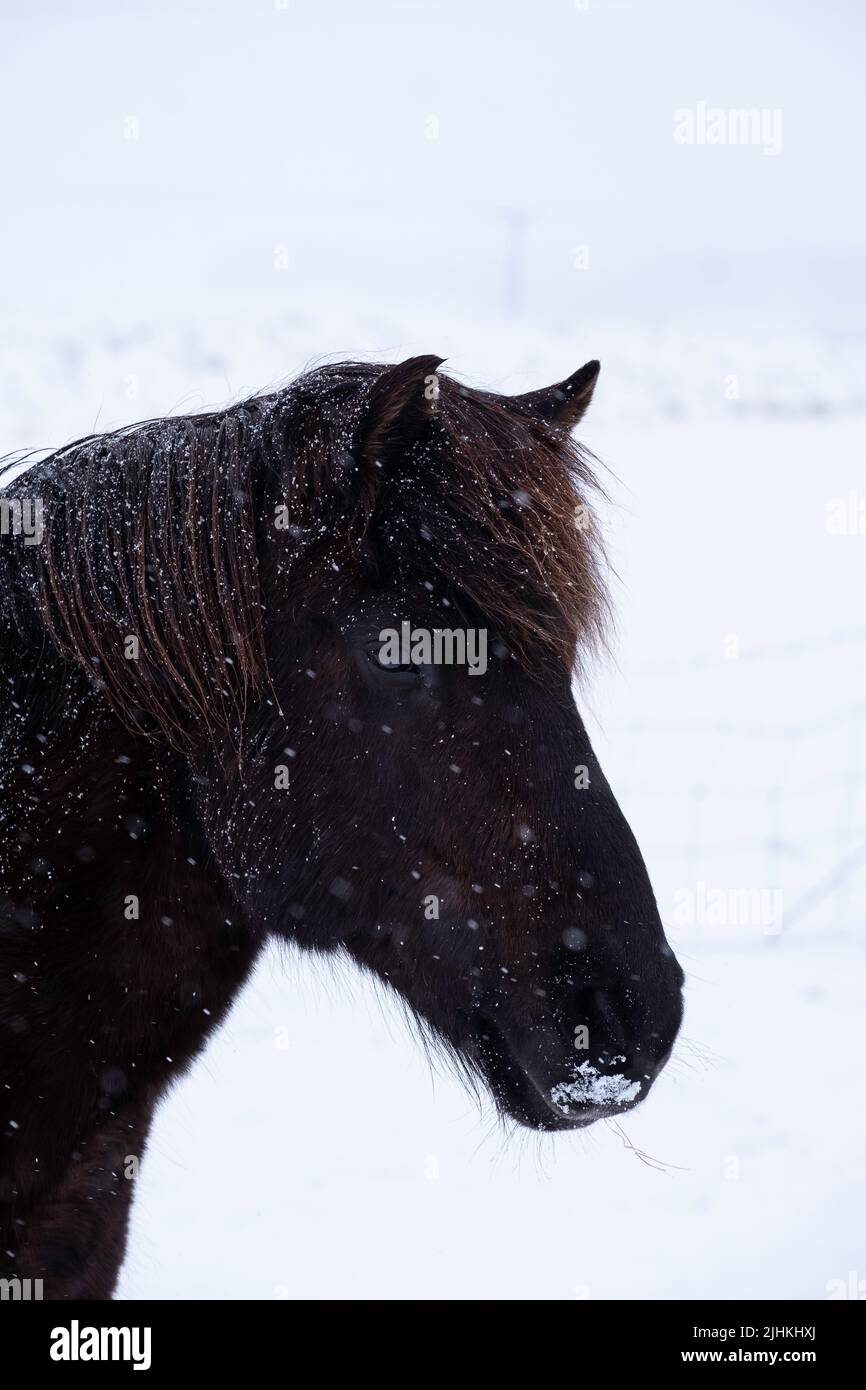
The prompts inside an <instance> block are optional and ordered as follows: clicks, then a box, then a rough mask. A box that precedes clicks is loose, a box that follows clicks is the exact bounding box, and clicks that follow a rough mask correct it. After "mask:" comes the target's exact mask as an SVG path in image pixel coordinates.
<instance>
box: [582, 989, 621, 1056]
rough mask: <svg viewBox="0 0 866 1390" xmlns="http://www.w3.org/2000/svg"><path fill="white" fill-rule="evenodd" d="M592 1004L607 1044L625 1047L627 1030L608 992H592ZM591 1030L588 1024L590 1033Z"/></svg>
mask: <svg viewBox="0 0 866 1390" xmlns="http://www.w3.org/2000/svg"><path fill="white" fill-rule="evenodd" d="M592 1003H593V1006H594V1010H595V1013H596V1014H597V1016H598V1019H599V1020H600V1022H601V1023H602V1025H603V1026H604V1028H605V1030H606V1033H607V1040H608V1042H610V1043H615V1044H616V1045H617V1046H625V1044H626V1043H627V1042H628V1030H627V1029H626V1027H625V1024H624V1022H623V1019H622V1016H621V1014H620V1012H619V1010H618V1009H617V1008H616V1007H615V1005H614V1004H613V1002H612V1000H611V996H610V994H609V993H608V991H607V990H606V989H595V990H593V991H592ZM591 1029H592V1024H590V1031H591Z"/></svg>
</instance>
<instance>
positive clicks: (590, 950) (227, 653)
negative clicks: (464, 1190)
mask: <svg viewBox="0 0 866 1390" xmlns="http://www.w3.org/2000/svg"><path fill="white" fill-rule="evenodd" d="M439 365H440V359H438V358H435V357H423V358H414V359H412V360H411V361H408V362H404V363H403V364H402V365H399V366H395V367H382V366H373V365H364V364H357V363H344V364H341V365H338V366H328V367H322V368H319V369H318V370H316V371H313V372H311V373H309V374H308V375H306V376H304V377H302V378H301V379H300V380H298V381H297V382H296V383H294V385H292V386H291V387H290V388H288V389H286V390H284V391H280V392H278V393H277V394H275V395H272V396H268V397H262V398H259V399H255V400H251V401H247V402H246V403H244V404H243V405H239V406H235V407H232V408H231V409H229V410H226V411H225V412H223V413H218V414H213V415H201V416H189V417H186V418H170V419H164V420H156V421H151V422H149V423H146V424H143V425H139V426H137V427H135V428H133V429H128V430H122V431H120V432H119V433H116V434H110V435H104V436H101V437H94V438H89V439H85V440H81V441H79V442H77V443H76V444H73V445H70V446H69V447H67V448H65V449H62V450H61V451H60V452H58V453H56V454H54V455H53V456H52V457H50V458H48V459H45V460H43V461H42V462H40V463H37V464H35V465H34V466H33V467H32V468H31V469H30V471H29V472H28V473H26V474H25V475H24V476H23V477H21V478H19V480H18V482H17V483H13V484H10V485H8V486H7V487H6V489H5V491H4V492H3V493H0V502H4V503H5V505H4V508H3V516H4V518H5V519H6V521H7V525H6V526H5V528H4V529H5V530H7V531H9V530H10V525H9V524H8V523H9V519H10V518H12V520H13V521H15V520H16V517H17V520H19V521H20V516H17V514H16V512H15V506H16V505H17V503H18V502H20V500H21V497H22V494H23V493H24V492H25V491H26V494H27V498H28V499H29V500H30V501H31V502H33V501H34V499H35V500H36V501H37V502H38V504H39V507H40V508H41V512H40V515H41V517H42V519H43V525H44V534H43V535H41V539H40V538H39V537H37V536H36V535H35V534H33V535H31V536H29V537H25V536H24V535H23V534H20V531H21V528H20V526H19V525H12V526H11V530H12V532H13V534H5V535H2V536H0V643H2V647H0V701H2V708H0V750H2V759H0V827H2V829H0V836H2V839H0V1265H2V1273H3V1275H4V1276H5V1277H7V1278H10V1277H16V1276H17V1277H20V1278H22V1279H24V1278H31V1279H36V1278H41V1279H42V1280H43V1288H44V1296H45V1297H46V1298H80V1297H90V1298H105V1297H109V1296H110V1295H111V1293H112V1290H113V1288H114V1285H115V1281H116V1278H117V1273H118V1269H119V1266H120V1263H121V1260H122V1258H123V1253H124V1245H125V1238H126V1226H127V1218H128V1211H129V1204H130V1198H131V1194H132V1191H133V1187H134V1177H135V1173H136V1172H137V1168H138V1161H139V1159H140V1157H141V1155H142V1153H143V1150H144V1146H145V1142H146V1138H147V1131H148V1126H149V1124H150V1121H151V1118H152V1115H153V1111H154V1107H155V1106H156V1105H157V1103H158V1101H159V1099H160V1097H161V1096H163V1095H164V1094H165V1092H166V1090H167V1088H168V1087H169V1086H170V1084H171V1082H172V1081H173V1080H174V1079H175V1078H176V1077H178V1076H179V1075H180V1074H181V1073H182V1072H183V1071H184V1070H185V1069H186V1068H187V1067H188V1066H189V1064H190V1062H191V1060H192V1058H193V1057H194V1056H195V1055H196V1053H197V1052H198V1051H199V1050H200V1049H201V1047H202V1046H203V1044H204V1042H205V1040H206V1039H207V1037H208V1035H209V1034H210V1033H211V1032H212V1031H213V1029H214V1028H215V1027H216V1025H217V1024H218V1023H219V1022H220V1020H221V1019H222V1018H223V1016H224V1015H225V1013H226V1010H227V1009H228V1008H229V1007H230V1005H231V1003H232V1000H233V999H234V998H235V997H236V996H237V993H238V991H239V989H240V988H241V986H242V984H243V982H244V980H245V979H246V977H247V976H248V974H249V972H250V969H251V967H252V965H253V962H254V961H255V959H256V956H257V955H258V953H259V951H260V950H261V948H262V946H263V944H264V942H265V941H266V940H267V938H268V937H269V935H271V934H277V935H278V936H282V937H289V938H291V939H293V940H295V941H297V942H298V943H299V944H300V945H301V946H305V947H308V948H310V949H312V950H315V951H320V952H332V951H340V952H348V954H349V955H351V956H352V957H353V958H354V959H355V960H356V961H357V962H358V963H359V964H360V965H362V966H364V967H365V968H366V969H368V970H370V971H372V972H374V974H375V975H377V976H378V977H379V978H380V979H382V980H385V981H387V982H388V983H389V984H390V985H391V986H392V987H393V988H394V989H395V990H396V991H397V992H398V993H399V995H401V996H402V998H403V1000H404V1001H405V1002H406V1003H407V1004H408V1006H409V1007H410V1008H411V1009H412V1010H413V1011H414V1013H415V1014H416V1015H417V1017H418V1019H419V1020H420V1021H421V1023H422V1025H423V1027H424V1028H425V1029H426V1030H428V1031H429V1034H430V1035H431V1037H432V1038H433V1039H434V1040H435V1042H436V1044H437V1046H439V1047H440V1048H444V1049H445V1050H446V1051H447V1052H448V1053H449V1054H450V1056H451V1057H452V1058H453V1059H454V1061H455V1062H456V1063H457V1064H458V1066H459V1067H460V1068H461V1069H462V1070H463V1072H464V1073H465V1074H466V1075H467V1076H468V1077H470V1078H471V1079H473V1080H475V1081H476V1082H477V1081H481V1082H482V1083H483V1084H484V1085H485V1086H486V1087H487V1088H488V1089H489V1091H490V1092H491V1093H492V1095H493V1096H494V1097H495V1100H496V1103H497V1104H498V1106H499V1108H500V1110H501V1111H502V1113H503V1114H504V1115H506V1116H509V1117H512V1118H513V1119H515V1120H517V1121H519V1122H520V1123H522V1124H524V1125H528V1126H531V1127H533V1128H536V1129H563V1130H565V1129H569V1128H573V1127H576V1126H582V1125H587V1124H590V1123H591V1122H592V1121H594V1120H596V1119H599V1118H601V1117H605V1116H610V1115H615V1114H620V1113H622V1112H623V1111H624V1110H626V1109H628V1108H629V1107H630V1106H632V1105H634V1104H636V1103H637V1102H638V1101H639V1100H641V1099H642V1098H643V1097H644V1096H645V1095H646V1093H647V1091H648V1090H649V1088H650V1086H651V1084H652V1081H653V1078H654V1077H655V1076H656V1074H657V1073H658V1072H659V1070H660V1069H661V1067H662V1066H663V1065H664V1063H665V1060H666V1059H667V1057H668V1054H669V1052H670V1050H671V1046H672V1044H673V1041H674V1038H675V1036H676V1033H677V1030H678V1027H679V1023H680V1016H681V985H682V978H683V977H682V973H681V971H680V968H679V966H678V965H677V963H676V961H675V959H674V957H673V955H672V954H671V951H670V949H669V947H668V946H667V944H666V942H665V938H664V934H663V931H662V927H661V923H660V921H659V916H658V912H657V909H656V904H655V900H654V898H653V893H652V889H651V887H650V882H649V879H648V876H647V872H646V869H645V867H644V864H643V861H642V859H641V855H640V852H639V850H638V847H637V845H636V843H635V840H634V837H633V836H632V834H631V831H630V830H629V827H628V825H627V824H626V821H625V819H624V817H623V815H622V812H621V811H620V809H619V807H618V805H617V803H616V800H615V799H614V796H613V793H612V792H611V789H610V787H609V786H608V784H607V782H606V781H605V778H604V774H603V773H602V771H601V768H600V767H599V765H598V763H597V761H596V759H595V756H594V754H593V751H592V748H591V747H590V743H589V739H588V737H587V734H586V730H585V729H584V726H583V723H582V721H581V718H580V715H579V713H578V711H577V709H576V707H575V703H574V699H573V695H572V688H571V682H572V674H573V669H574V667H575V663H576V660H578V659H579V658H580V657H581V655H582V654H583V652H584V651H585V650H586V649H587V648H588V647H590V646H591V644H592V643H593V642H595V641H596V640H598V639H599V638H600V637H601V636H602V634H603V630H604V619H605V613H606V597H605V587H604V583H603V568H602V557H601V549H600V545H599V539H598V534H597V529H596V524H595V521H594V519H593V515H592V512H591V510H590V505H589V504H590V502H591V500H592V498H591V494H592V490H593V487H594V481H593V476H592V472H591V469H590V466H589V462H588V456H587V455H586V454H585V453H583V452H581V450H580V449H579V448H578V447H577V446H576V445H575V444H573V442H572V441H571V437H570V430H571V428H572V427H573V426H574V425H575V424H576V423H577V421H578V420H579V419H580V418H581V416H582V414H583V412H584V410H585V409H586V407H587V405H588V403H589V400H590V397H591V395H592V391H593V388H594V385H595V380H596V376H597V374H598V364H597V363H589V364H588V365H587V366H586V367H583V368H582V369H581V370H580V371H579V372H577V373H576V374H575V375H574V376H573V377H571V378H570V379H569V380H567V381H565V382H563V383H561V384H560V385H559V386H556V387H553V388H551V389H549V390H542V391H537V392H533V393H531V394H529V395H525V396H518V397H514V398H504V397H500V396H496V395H492V394H488V393H485V392H481V391H475V390H469V389H467V388H464V387H463V386H460V385H458V384H457V383H456V382H454V381H453V380H450V379H448V378H447V377H445V376H441V375H440V374H439V373H438V371H437V369H438V367H439ZM15 531H19V534H14V532H15ZM28 540H29V541H33V542H34V543H32V544H28V543H27V542H28ZM37 540H39V543H35V542H36V541H37ZM403 624H409V625H411V632H412V633H416V632H420V633H422V634H424V633H426V634H428V635H429V634H430V633H439V634H441V633H442V632H445V633H446V634H447V635H448V640H449V641H450V642H451V643H452V646H451V649H450V653H449V656H447V657H446V658H444V659H440V660H439V661H437V660H430V659H429V658H428V659H426V660H425V659H423V656H422V657H419V656H417V655H416V654H415V652H416V648H414V647H413V649H412V652H411V653H410V654H409V656H408V657H407V656H406V652H405V650H404V652H403V657H402V659H396V660H395V659H393V658H389V659H385V657H384V655H383V652H384V648H383V645H382V634H383V633H384V631H385V630H386V629H387V630H390V629H395V630H397V631H402V630H403ZM469 631H471V632H473V633H475V634H476V636H477V635H478V634H481V636H482V637H483V638H484V639H485V641H486V663H485V669H484V670H483V671H482V670H481V668H480V666H477V668H476V669H472V668H471V667H470V666H469V665H468V664H465V663H461V661H460V657H459V654H460V643H459V641H457V639H458V638H460V637H461V635H465V634H466V633H467V632H469ZM417 650H419V651H421V652H422V653H423V652H424V651H425V650H428V648H425V647H424V644H423V643H422V644H421V647H420V648H418V649H417ZM437 650H441V647H440V648H437ZM455 653H456V655H455ZM311 1065H314V1059H311Z"/></svg>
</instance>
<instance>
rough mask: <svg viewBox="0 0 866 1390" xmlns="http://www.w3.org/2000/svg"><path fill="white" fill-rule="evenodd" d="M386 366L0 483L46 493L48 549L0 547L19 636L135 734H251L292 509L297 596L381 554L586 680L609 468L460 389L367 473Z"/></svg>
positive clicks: (86, 442)
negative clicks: (276, 558) (91, 686)
mask: <svg viewBox="0 0 866 1390" xmlns="http://www.w3.org/2000/svg"><path fill="white" fill-rule="evenodd" d="M383 370H385V369H384V368H383V367H382V366H380V365H375V364H368V363H359V362H344V363H339V364H335V365H328V366H322V367H318V368H316V369H314V370H312V371H310V372H307V373H306V374H304V375H303V376H301V377H299V378H298V379H297V380H296V381H295V382H293V383H292V384H291V385H290V386H288V387H286V388H284V389H283V390H280V391H277V392H275V393H273V394H271V395H266V396H258V397H254V398H252V399H250V400H247V401H244V402H241V403H239V404H237V405H234V406H231V407H229V408H227V409H225V410H223V411H218V412H214V413H211V414H197V415H196V414H194V415H186V416H176V417H175V416H172V417H166V418H163V419H156V420H149V421H145V422H144V423H141V424H138V425H134V426H129V427H125V428H123V429H120V430H117V431H115V432H113V433H107V434H102V435H93V436H89V437H86V438H83V439H79V440H76V441H74V442H73V443H71V444H68V445H66V446H64V447H63V448H61V449H59V450H58V451H57V452H55V453H53V454H51V455H49V456H48V457H47V458H44V459H42V460H41V461H40V462H38V463H36V464H34V465H33V467H32V468H31V469H30V471H29V472H28V473H27V474H26V475H24V483H23V488H22V484H21V482H16V483H11V484H7V485H6V486H5V487H4V488H2V489H0V496H3V495H6V496H10V495H11V496H16V495H21V494H22V492H24V491H26V494H27V495H29V496H33V497H39V498H41V499H42V501H43V507H44V517H45V535H44V538H43V540H42V542H41V544H39V545H35V546H32V547H26V546H23V545H20V546H19V545H17V544H16V545H15V546H14V547H12V546H10V545H9V543H8V541H6V542H0V557H2V561H0V569H2V573H0V584H2V599H0V603H2V610H3V613H4V614H5V619H4V621H3V627H4V628H6V629H7V631H8V629H9V626H10V620H11V622H13V623H14V625H15V626H16V627H17V630H18V632H19V634H20V635H22V636H24V637H25V639H27V638H29V640H30V641H31V642H42V641H43V640H44V636H45V634H47V635H48V637H49V638H50V640H51V642H52V643H53V644H54V646H55V647H56V648H57V650H58V651H59V652H61V653H62V654H63V655H64V656H66V657H68V658H71V659H72V660H74V661H75V662H77V663H78V664H79V665H80V667H81V668H83V670H84V671H85V672H86V673H87V675H88V676H89V677H90V679H91V680H92V681H94V682H95V683H96V684H97V686H98V687H99V688H100V689H101V690H102V692H103V693H104V695H105V696H106V698H107V699H108V700H109V702H110V703H111V704H112V706H113V707H114V709H115V711H116V712H117V714H118V715H119V716H120V718H121V719H122V720H123V721H124V722H125V723H127V724H128V725H130V726H132V727H134V728H136V729H138V730H140V731H143V732H145V733H161V734H162V735H163V736H165V737H167V738H168V739H169V741H170V742H172V743H173V744H174V745H175V746H177V747H182V748H187V747H188V744H189V734H190V729H191V728H196V727H197V728H200V729H202V730H207V731H210V732H214V731H216V730H217V729H228V728H233V727H238V726H239V724H240V723H241V722H242V720H243V716H244V711H245V709H246V706H247V702H248V700H249V698H250V695H251V694H252V692H253V691H255V690H261V689H263V688H264V687H265V686H266V685H267V682H268V669H267V667H268V663H267V653H266V640H265V620H266V616H267V608H268V590H267V585H266V584H263V581H262V573H263V562H262V552H263V549H264V547H265V545H266V544H267V545H272V544H273V543H274V537H275V536H277V537H279V533H278V532H275V531H274V530H273V513H272V508H273V507H275V506H277V505H278V504H280V503H283V504H284V506H285V508H286V512H287V515H288V518H289V520H290V523H291V524H290V525H289V527H288V529H287V531H286V532H285V534H284V537H283V538H282V539H283V543H284V545H285V547H286V552H285V563H284V564H281V565H280V566H279V573H280V575H281V576H283V577H285V582H286V583H287V584H289V585H290V584H291V582H292V578H291V577H292V573H293V566H294V565H295V563H296V562H300V561H301V560H302V558H303V557H305V556H306V558H307V562H308V564H309V563H310V558H311V557H313V556H315V555H317V554H318V555H319V556H320V557H322V558H324V556H325V555H327V556H328V557H329V564H328V565H327V570H328V574H329V577H330V582H332V583H333V585H334V586H335V587H338V586H340V585H342V584H347V583H348V582H349V581H350V579H351V578H352V576H353V575H355V574H357V573H359V572H360V570H361V569H362V568H363V566H364V565H368V564H369V563H370V562H371V558H372V554H373V550H374V548H375V549H376V551H377V553H379V555H380V556H381V555H382V553H383V552H384V553H385V554H386V556H387V562H388V564H389V566H391V567H395V568H396V569H397V570H398V571H399V573H400V574H401V575H402V576H403V577H407V576H416V577H418V578H419V581H425V580H426V581H428V582H429V580H431V579H435V580H436V581H437V582H441V583H442V584H444V585H445V586H447V588H448V590H449V592H453V593H454V594H456V595H458V596H460V597H462V598H463V599H465V600H466V601H467V602H468V604H469V605H470V606H472V607H473V608H474V609H475V610H476V611H477V613H478V614H480V615H482V617H483V618H484V619H485V620H486V621H488V622H490V623H491V624H493V625H495V627H496V629H497V631H499V632H501V634H502V636H503V639H504V640H505V641H507V642H508V643H509V644H510V645H511V647H512V648H513V650H514V653H515V655H516V656H517V657H518V658H519V659H521V660H523V661H525V662H526V663H527V664H528V665H531V664H532V663H533V662H541V663H543V661H544V658H545V657H550V656H554V657H555V658H556V659H558V660H562V661H564V662H565V663H566V664H567V666H572V665H573V664H574V661H575V657H576V654H579V655H583V654H585V653H586V652H588V651H589V650H591V649H592V648H593V647H594V646H595V645H596V644H597V643H598V642H599V640H603V638H604V634H605V630H606V622H607V617H608V612H609V607H608V598H607V589H606V584H605V579H604V571H605V566H604V555H603V548H602V543H601V538H600V534H599V530H598V526H597V524H596V521H595V519H594V515H593V512H592V508H591V505H590V503H591V500H592V496H593V494H594V493H595V492H597V491H598V490H599V484H598V481H597V478H596V474H595V471H594V467H593V464H594V462H595V461H594V460H593V458H592V456H591V455H590V454H589V453H588V452H587V451H585V450H584V449H582V448H580V447H579V446H578V445H576V444H575V443H573V442H572V441H570V440H568V439H567V438H563V437H562V436H560V435H556V434H555V433H554V432H553V431H552V430H549V429H547V428H546V427H545V426H544V425H543V424H542V423H540V422H539V421H538V420H536V419H534V418H531V417H530V416H529V415H528V414H524V413H522V412H521V411H520V409H519V408H518V407H516V406H515V405H514V404H509V401H508V399H507V398H504V397H499V396H495V395H492V394H489V393H485V392H481V391H476V390H472V389H470V388H467V387H464V386H462V385H460V384H459V383H457V382H456V381H454V380H452V379H450V378H448V377H445V376H442V377H441V378H440V391H439V399H438V405H437V412H436V423H435V429H434V430H433V431H432V432H431V434H430V436H429V437H428V438H427V439H426V440H424V441H421V442H419V443H417V444H415V445H413V446H411V447H410V448H408V449H407V450H406V451H405V457H403V458H401V459H399V460H397V462H396V465H395V469H394V472H393V476H392V477H390V478H387V477H386V476H385V470H384V469H379V470H377V469H375V468H374V470H373V473H372V477H370V476H367V477H364V476H362V475H363V469H362V467H361V464H360V462H359V458H358V456H357V439H358V431H359V428H360V427H361V424H362V422H363V419H364V413H365V405H366V402H367V399H368V397H369V394H370V390H371V388H372V386H373V385H374V383H375V382H376V380H377V379H378V377H379V376H380V374H381V373H382V371H383ZM281 582H282V581H281ZM301 597H303V595H301ZM130 639H132V647H133V648H134V647H135V644H137V648H138V657H137V659H136V658H135V657H130Z"/></svg>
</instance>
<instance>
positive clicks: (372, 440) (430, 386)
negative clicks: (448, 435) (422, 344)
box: [355, 356, 445, 467]
mask: <svg viewBox="0 0 866 1390" xmlns="http://www.w3.org/2000/svg"><path fill="white" fill-rule="evenodd" d="M444 361H445V358H444V357H432V356H429V357H409V358H408V359H407V360H406V361H405V362H401V363H399V365H398V366H396V367H388V368H386V370H385V371H384V372H382V374H381V376H379V377H377V379H376V381H375V382H374V384H373V387H372V390H371V391H370V395H369V397H368V400H367V408H366V411H365V413H364V418H363V420H362V422H361V427H360V437H359V439H358V441H357V444H356V449H355V452H356V455H357V456H358V457H359V458H361V459H363V461H364V463H365V464H367V465H372V466H373V467H376V466H380V465H381V464H382V463H384V461H385V459H386V457H387V456H388V455H389V454H390V453H391V452H392V451H394V450H396V449H399V448H400V447H401V446H405V445H406V444H409V443H411V442H412V440H414V439H417V438H418V437H419V436H420V435H422V434H423V433H424V431H425V430H426V428H427V427H428V425H429V424H430V422H431V420H433V419H434V417H435V413H436V403H437V400H438V397H439V379H438V377H437V376H436V369H437V367H440V366H441V365H442V363H443V362H444Z"/></svg>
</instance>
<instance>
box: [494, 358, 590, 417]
mask: <svg viewBox="0 0 866 1390" xmlns="http://www.w3.org/2000/svg"><path fill="white" fill-rule="evenodd" d="M600 371H601V363H600V362H594V361H593V362H587V363H586V364H585V365H584V366H583V367H580V368H579V369H578V371H576V372H575V373H574V375H573V376H570V377H568V378H567V379H566V380H565V381H560V382H559V383H558V384H557V385H556V386H546V387H545V388H544V390H543V391H527V392H526V394H525V395H523V396H512V397H511V399H512V400H513V401H514V403H515V405H518V406H520V408H521V410H524V411H526V412H527V413H528V414H529V415H534V416H535V418H536V419H537V420H543V421H544V422H545V424H548V425H554V426H555V427H557V428H558V429H562V430H571V429H574V426H575V425H576V424H577V423H578V421H579V420H582V419H583V417H584V415H585V414H586V411H587V407H588V406H589V403H590V401H591V400H592V393H593V391H594V390H595V383H596V382H597V381H598V374H599V372H600Z"/></svg>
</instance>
